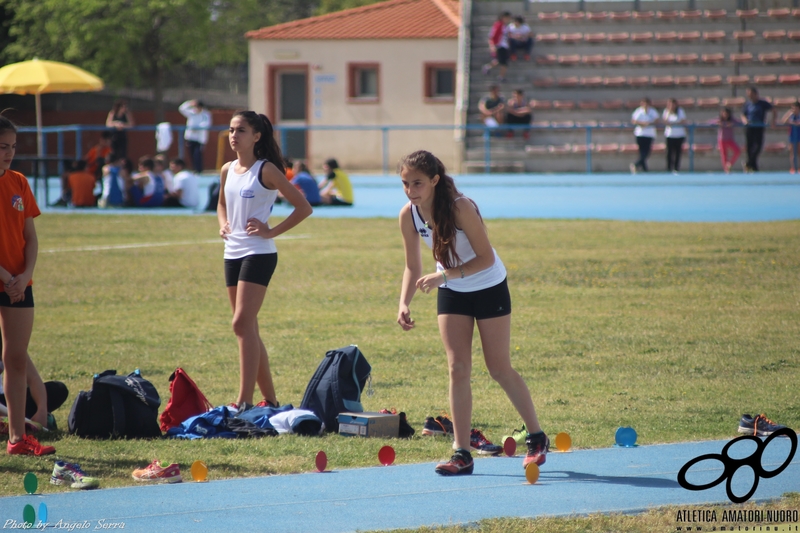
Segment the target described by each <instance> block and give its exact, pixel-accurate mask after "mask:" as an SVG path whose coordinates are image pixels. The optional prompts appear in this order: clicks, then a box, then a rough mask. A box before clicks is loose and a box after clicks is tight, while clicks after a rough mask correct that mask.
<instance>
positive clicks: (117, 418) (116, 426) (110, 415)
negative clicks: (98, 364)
mask: <svg viewBox="0 0 800 533" xmlns="http://www.w3.org/2000/svg"><path fill="white" fill-rule="evenodd" d="M159 405H161V398H159V396H158V391H156V388H155V387H154V386H153V384H152V383H150V382H149V381H147V380H146V379H144V378H143V377H142V375H141V373H140V372H139V370H138V369H136V370H135V371H134V372H132V373H130V374H128V375H127V376H118V375H117V371H116V370H106V371H105V372H103V373H102V374H95V376H94V380H93V382H92V390H90V391H88V392H86V391H81V392H80V393H78V397H77V398H75V403H73V404H72V409H71V410H70V412H69V419H68V423H69V432H70V433H72V434H75V435H77V436H79V437H87V438H96V439H109V438H129V439H135V438H149V437H160V436H161V429H160V428H159V427H158V407H159Z"/></svg>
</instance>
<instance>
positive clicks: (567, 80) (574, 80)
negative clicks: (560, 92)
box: [556, 76, 581, 87]
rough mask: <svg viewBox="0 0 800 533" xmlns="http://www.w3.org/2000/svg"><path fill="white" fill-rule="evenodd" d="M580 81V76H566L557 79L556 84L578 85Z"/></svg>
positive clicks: (564, 85)
mask: <svg viewBox="0 0 800 533" xmlns="http://www.w3.org/2000/svg"><path fill="white" fill-rule="evenodd" d="M580 82H581V80H580V78H578V76H566V77H563V78H558V79H557V80H556V85H558V86H559V87H577V86H578V84H579V83H580Z"/></svg>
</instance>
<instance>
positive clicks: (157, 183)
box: [128, 155, 164, 207]
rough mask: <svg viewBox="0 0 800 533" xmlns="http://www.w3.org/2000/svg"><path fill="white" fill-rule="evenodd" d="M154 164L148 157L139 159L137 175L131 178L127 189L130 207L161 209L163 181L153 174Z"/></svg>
mask: <svg viewBox="0 0 800 533" xmlns="http://www.w3.org/2000/svg"><path fill="white" fill-rule="evenodd" d="M154 168H155V164H154V162H153V159H152V158H151V157H150V156H147V155H145V156H142V157H140V158H139V173H138V174H136V175H135V176H133V183H132V185H131V186H130V188H129V189H128V205H130V206H131V207H161V204H162V203H163V202H164V180H162V179H161V176H158V175H156V173H155V172H153V170H154Z"/></svg>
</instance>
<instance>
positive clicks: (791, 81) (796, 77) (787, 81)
mask: <svg viewBox="0 0 800 533" xmlns="http://www.w3.org/2000/svg"><path fill="white" fill-rule="evenodd" d="M778 83H780V84H781V85H798V84H800V74H781V75H780V76H778Z"/></svg>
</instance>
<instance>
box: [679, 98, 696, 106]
mask: <svg viewBox="0 0 800 533" xmlns="http://www.w3.org/2000/svg"><path fill="white" fill-rule="evenodd" d="M676 100H678V105H679V106H680V107H694V98H691V97H689V98H676Z"/></svg>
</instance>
